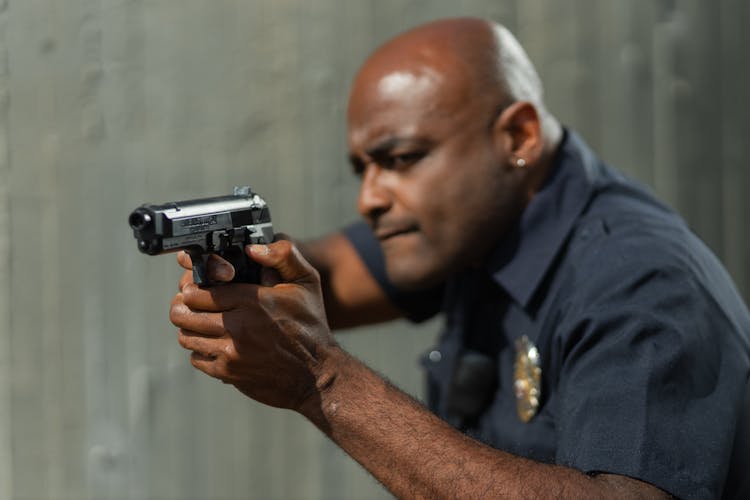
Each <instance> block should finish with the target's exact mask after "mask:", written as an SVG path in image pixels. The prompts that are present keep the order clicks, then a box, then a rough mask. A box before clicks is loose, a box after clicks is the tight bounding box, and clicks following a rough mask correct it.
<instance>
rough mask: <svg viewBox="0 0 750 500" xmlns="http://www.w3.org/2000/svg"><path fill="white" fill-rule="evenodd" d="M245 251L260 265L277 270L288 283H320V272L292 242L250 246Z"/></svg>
mask: <svg viewBox="0 0 750 500" xmlns="http://www.w3.org/2000/svg"><path fill="white" fill-rule="evenodd" d="M245 251H246V252H247V255H248V256H249V257H250V258H251V259H253V260H254V261H255V262H257V263H258V264H260V265H262V266H263V267H270V268H272V269H275V270H276V271H277V272H278V273H279V275H280V276H281V279H282V280H283V281H285V282H287V283H312V282H318V281H319V277H318V272H317V271H316V270H315V268H314V267H312V265H310V263H309V262H307V261H306V260H305V258H304V257H303V256H302V254H301V253H300V251H299V250H298V249H297V247H296V246H294V243H292V242H291V241H288V240H279V241H276V242H274V243H271V244H269V245H248V246H247V247H246V248H245Z"/></svg>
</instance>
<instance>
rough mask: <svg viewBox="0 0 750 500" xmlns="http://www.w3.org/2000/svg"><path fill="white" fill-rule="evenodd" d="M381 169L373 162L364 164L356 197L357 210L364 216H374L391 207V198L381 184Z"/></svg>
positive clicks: (382, 173)
mask: <svg viewBox="0 0 750 500" xmlns="http://www.w3.org/2000/svg"><path fill="white" fill-rule="evenodd" d="M383 175H384V172H383V169H382V168H380V167H379V166H378V165H377V164H375V163H369V164H368V165H367V166H365V170H364V172H363V173H362V184H361V185H360V187H359V196H358V197H357V210H358V211H359V213H360V215H362V216H363V217H365V218H370V219H371V218H375V217H377V216H378V215H380V214H382V213H384V212H387V211H388V209H390V208H391V204H392V203H393V198H392V196H391V193H390V191H389V190H388V189H387V188H386V187H385V186H384V185H383Z"/></svg>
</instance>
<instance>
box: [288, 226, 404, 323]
mask: <svg viewBox="0 0 750 500" xmlns="http://www.w3.org/2000/svg"><path fill="white" fill-rule="evenodd" d="M297 245H298V248H299V249H300V251H301V252H302V254H303V255H304V256H305V259H307V260H308V261H309V262H310V263H311V264H312V266H313V267H314V268H315V269H317V271H318V273H319V274H320V279H321V288H322V291H323V299H324V302H325V307H326V316H327V317H328V324H329V325H330V327H331V328H332V329H334V330H336V329H342V328H352V327H355V326H361V325H368V324H374V323H382V322H384V321H388V320H392V319H396V318H398V317H400V316H401V312H400V311H398V310H397V309H396V308H395V307H394V306H393V304H391V302H390V300H389V299H388V297H386V295H385V294H384V293H383V291H382V290H381V289H380V286H379V285H378V284H377V282H376V281H375V279H374V278H373V277H372V276H371V275H370V273H369V271H368V270H367V268H366V267H365V265H364V263H363V262H362V261H361V260H360V258H359V255H358V254H357V252H356V251H355V250H354V247H352V245H351V243H349V240H348V239H347V238H346V237H345V236H344V235H343V234H340V233H334V234H330V235H328V236H325V237H323V238H321V239H319V240H315V241H308V242H304V243H298V244H297Z"/></svg>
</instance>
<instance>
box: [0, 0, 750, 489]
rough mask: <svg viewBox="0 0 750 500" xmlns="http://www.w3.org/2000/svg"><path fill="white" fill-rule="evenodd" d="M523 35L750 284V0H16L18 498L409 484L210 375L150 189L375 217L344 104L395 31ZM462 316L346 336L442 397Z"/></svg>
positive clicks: (638, 169)
mask: <svg viewBox="0 0 750 500" xmlns="http://www.w3.org/2000/svg"><path fill="white" fill-rule="evenodd" d="M458 14H461V15H481V16H489V17H492V18H495V19H497V20H500V21H502V22H504V23H506V24H507V25H508V27H510V28H511V29H512V30H513V31H514V32H516V33H517V35H518V36H519V38H520V39H521V41H522V43H524V44H525V45H526V46H527V48H528V50H529V53H530V55H531V56H532V59H534V60H535V62H536V63H537V65H538V66H539V69H540V73H541V74H542V77H543V79H544V80H545V82H546V85H547V94H548V101H549V104H550V107H551V109H552V110H553V111H554V112H555V113H557V114H558V116H560V117H561V118H562V119H563V121H564V122H565V123H566V124H567V125H569V126H572V127H574V128H576V129H578V130H579V131H580V132H581V133H582V134H583V135H584V136H585V137H587V138H588V139H589V141H590V143H591V144H592V146H594V148H595V149H597V150H598V151H599V152H600V153H601V154H602V155H603V156H604V157H605V158H607V159H608V160H610V162H611V163H614V164H616V165H618V166H620V167H621V168H623V169H624V170H626V171H627V172H629V173H630V174H631V175H633V176H635V177H637V178H639V179H641V180H643V181H644V182H646V183H649V184H650V185H652V186H653V187H654V188H655V190H656V191H657V192H658V193H659V194H660V195H661V196H662V197H663V198H665V199H666V200H667V201H668V202H670V203H671V204H673V205H674V206H676V207H677V208H678V209H679V210H680V211H681V212H682V213H683V214H684V215H685V216H686V218H687V219H688V221H689V222H690V223H691V225H692V226H693V227H694V228H695V230H696V231H697V232H698V233H699V234H700V235H701V236H702V237H703V238H704V239H705V240H706V241H707V242H708V244H709V245H710V246H711V247H712V248H714V249H715V250H716V251H717V253H718V254H719V255H720V257H721V258H722V259H723V260H724V262H725V263H726V264H727V266H728V268H729V270H730V272H731V273H732V274H733V276H734V277H735V279H736V281H737V283H738V285H739V286H740V288H741V290H743V292H744V293H745V296H746V297H747V296H748V294H750V258H749V257H748V256H749V255H750V252H749V247H750V233H749V230H748V226H747V224H746V223H745V221H746V220H747V218H748V216H750V202H749V201H748V200H747V197H746V196H745V193H746V192H747V191H748V189H750V174H749V173H748V170H747V168H746V164H747V161H748V158H750V151H749V148H750V146H748V141H747V136H748V133H749V132H750V123H749V122H750V118H748V116H750V115H749V114H748V112H747V111H748V109H750V106H748V104H749V103H748V100H749V97H748V96H749V95H750V90H748V89H750V70H749V69H748V65H747V54H746V50H747V47H750V39H749V36H750V35H748V30H747V27H748V21H750V7H748V3H747V2H745V1H744V0H722V1H717V2H705V1H700V0H671V1H667V0H662V1H654V0H639V1H631V2H622V1H619V0H606V1H602V0H575V1H567V2H557V1H553V0H546V1H545V0H523V1H521V0H515V1H511V0H503V1H500V0H481V1H480V0H472V1H469V0H463V1H456V0H432V1H426V0H419V1H410V2H405V1H397V0H380V1H374V0H371V1H347V2H338V1H334V0H314V1H304V0H273V1H271V0H213V1H207V0H205V1H201V0H159V1H157V0H65V1H60V0H0V278H1V280H0V498H17V499H63V498H70V499H81V498H91V499H120V498H130V499H189V498H196V499H198V498H201V499H202V498H205V499H219V498H326V499H330V498H387V497H388V495H387V494H386V493H385V492H384V491H383V490H382V488H381V487H380V486H379V485H377V484H376V483H375V481H374V480H372V479H371V478H369V477H368V476H367V474H366V473H364V472H363V471H361V470H360V468H359V467H358V466H357V465H356V464H354V463H353V462H352V461H351V460H350V459H348V458H347V457H346V456H345V455H344V454H343V453H342V452H340V451H338V450H337V449H336V448H335V447H334V446H332V445H331V444H330V443H328V442H327V441H326V440H325V439H324V438H323V437H322V436H321V435H320V434H319V433H318V432H317V431H316V430H315V429H313V428H312V426H311V425H308V424H307V423H306V422H305V421H303V419H301V418H300V417H297V416H295V415H292V414H287V413H285V412H282V411H279V410H274V409H269V408H265V407H261V406H260V405H258V404H255V403H253V402H251V401H248V400H246V399H245V398H243V397H242V396H241V395H240V394H239V393H237V392H235V391H234V390H232V389H230V388H229V387H227V386H224V385H222V384H220V383H218V382H216V381H215V380H212V379H209V378H208V377H205V376H203V375H202V374H199V373H197V372H195V371H194V370H193V369H192V368H191V367H190V365H189V363H188V360H187V357H188V356H187V354H186V352H185V351H183V350H182V349H181V348H180V347H179V346H178V345H177V343H176V340H175V329H174V327H173V326H172V325H171V324H170V323H169V321H168V317H167V310H168V306H169V301H170V299H171V297H172V295H173V293H174V291H175V286H176V280H177V277H178V276H179V270H178V268H177V266H176V265H175V264H174V261H173V259H172V257H167V256H165V257H161V258H147V257H145V256H143V255H141V254H139V253H138V252H137V250H136V247H135V242H134V240H133V239H132V237H131V235H130V231H129V229H128V228H127V226H126V223H125V219H126V217H127V214H128V213H129V211H130V210H131V209H132V208H134V207H135V206H137V205H139V204H141V203H143V202H161V201H167V200H174V199H185V198H191V197H201V196H209V195H218V194H223V193H226V192H228V191H229V190H230V189H231V187H232V186H234V185H236V184H250V185H252V186H253V188H254V189H255V190H257V191H259V192H260V193H262V194H263V195H264V196H265V197H266V199H267V200H268V201H269V202H270V203H271V207H272V210H273V215H274V222H275V224H276V227H277V228H278V229H280V230H283V231H284V232H287V233H289V234H292V235H295V236H297V237H310V236H313V235H316V234H320V233H321V232H325V231H330V230H333V229H335V228H337V227H340V226H341V225H342V224H344V223H346V222H348V221H351V220H353V219H354V218H355V212H354V208H353V207H354V199H355V196H356V190H357V185H356V179H354V178H353V177H352V176H351V174H350V173H349V170H348V166H347V164H346V161H345V157H346V149H345V142H344V123H343V113H344V103H345V98H346V94H347V89H348V82H349V79H350V77H351V76H352V74H353V72H354V71H355V69H356V67H357V66H358V64H359V63H360V62H361V60H362V59H363V58H364V57H365V56H366V54H367V53H368V52H369V51H370V50H371V49H373V48H374V47H375V46H376V45H377V44H378V43H379V42H381V41H383V40H385V39H386V38H388V37H389V36H391V35H393V34H395V33H397V32H399V31H401V30H403V29H405V28H407V27H410V26H412V25H414V24H418V23H420V22H423V21H426V20H429V19H433V18H436V17H441V16H447V15H458ZM437 328H438V324H437V323H435V322H433V323H429V324H427V325H423V326H421V327H419V328H413V327H411V326H409V325H406V324H404V323H395V324H393V325H388V326H384V327H380V328H375V329H368V330H365V331H362V332H358V333H355V334H352V335H347V336H345V337H343V338H342V342H343V343H344V344H345V345H346V346H347V347H348V348H349V349H350V350H351V351H352V352H354V353H355V354H356V355H357V356H359V357H361V358H362V359H364V360H365V361H367V362H368V363H369V364H371V365H372V366H374V367H375V368H376V369H378V370H379V371H381V372H382V373H384V374H386V375H387V376H388V377H389V378H391V379H392V380H393V381H394V382H395V383H396V384H398V385H400V386H401V387H403V388H405V389H406V390H407V391H409V392H411V393H412V394H416V395H419V394H420V390H421V374H420V372H419V370H418V368H417V365H416V357H417V355H418V353H419V352H421V350H423V349H426V348H428V347H429V345H430V342H431V339H432V336H433V335H434V333H435V332H436V330H437Z"/></svg>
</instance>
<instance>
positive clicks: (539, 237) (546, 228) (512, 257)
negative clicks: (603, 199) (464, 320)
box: [487, 130, 598, 308]
mask: <svg viewBox="0 0 750 500" xmlns="http://www.w3.org/2000/svg"><path fill="white" fill-rule="evenodd" d="M597 164H598V160H597V158H596V157H595V156H594V154H593V153H592V151H591V150H590V149H589V148H588V147H587V146H586V144H585V143H584V142H583V140H582V139H581V138H580V137H579V136H578V135H577V134H575V133H574V132H571V131H567V130H566V131H565V135H564V137H563V140H562V143H561V145H560V149H559V150H558V153H557V155H556V158H555V160H554V164H553V167H552V172H551V173H550V176H549V178H548V179H547V180H546V181H545V184H544V185H543V187H542V189H541V190H540V191H539V192H537V193H536V194H535V195H534V197H533V198H532V199H531V202H530V203H529V204H528V206H527V207H526V209H525V210H524V212H523V214H522V215H521V218H520V220H519V222H518V224H517V225H516V226H515V227H514V228H513V229H512V230H511V231H510V232H509V233H508V235H507V236H506V237H504V238H503V239H502V241H501V242H500V244H499V246H497V247H496V248H495V250H494V251H493V252H492V254H491V255H490V258H489V259H488V261H487V271H488V272H489V273H490V275H491V276H492V278H493V279H494V281H495V282H496V283H497V284H498V285H500V286H501V287H502V288H503V289H505V291H506V292H507V293H508V294H509V295H510V296H511V297H512V298H513V299H514V300H515V301H516V302H517V303H518V304H520V305H521V306H522V307H524V308H526V307H527V306H528V305H529V303H530V301H531V299H532V298H533V296H534V294H535V292H536V290H537V289H538V288H539V285H540V284H541V282H542V280H543V279H544V277H545V275H546V274H547V271H548V270H549V268H550V267H551V265H552V262H553V261H554V259H555V257H556V256H557V254H558V253H559V251H560V249H561V248H562V247H563V245H564V243H565V242H566V240H567V238H568V235H569V234H570V231H571V229H572V228H573V225H574V223H575V221H576V219H577V218H578V216H579V215H580V214H581V212H582V211H583V209H584V208H585V206H586V205H587V204H588V201H589V199H590V198H591V196H592V194H593V191H594V182H595V177H596V171H597Z"/></svg>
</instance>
